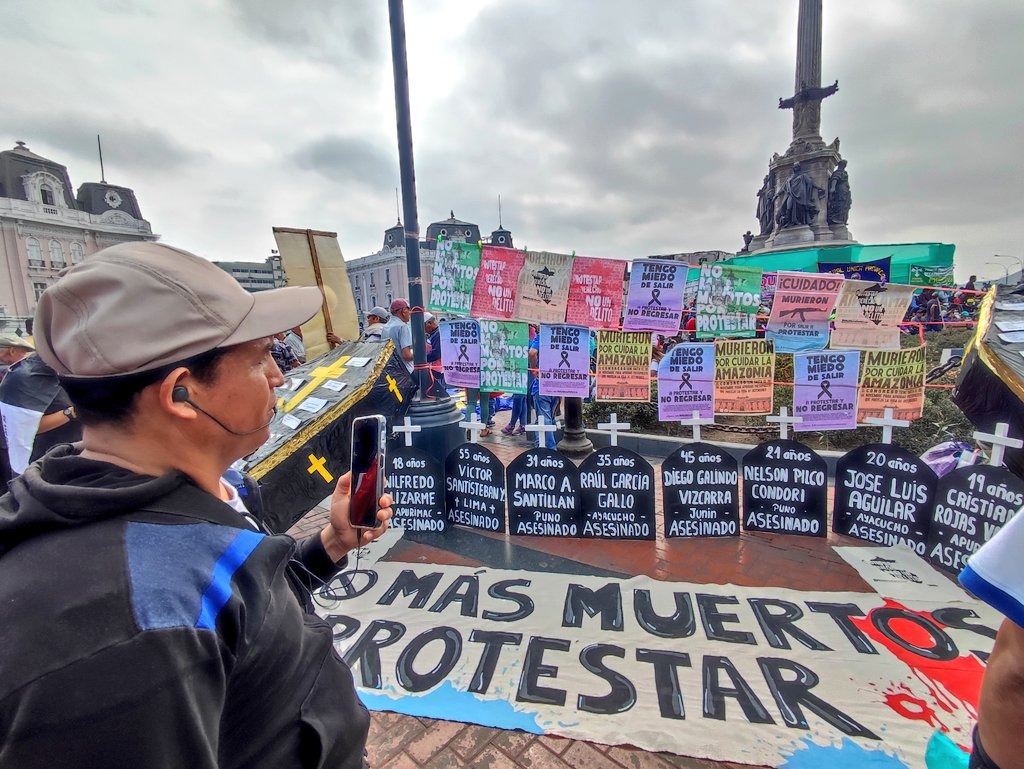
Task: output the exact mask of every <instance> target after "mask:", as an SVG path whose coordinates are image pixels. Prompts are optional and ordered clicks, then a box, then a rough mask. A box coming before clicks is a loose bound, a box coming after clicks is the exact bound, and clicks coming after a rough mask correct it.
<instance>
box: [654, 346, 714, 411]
mask: <svg viewBox="0 0 1024 769" xmlns="http://www.w3.org/2000/svg"><path fill="white" fill-rule="evenodd" d="M694 411H699V412H700V416H701V418H702V419H713V418H714V416H715V346H714V345H713V344H687V343H685V342H682V343H680V344H677V345H675V346H673V347H672V349H671V350H669V351H668V352H667V353H666V354H665V356H664V357H663V358H662V359H661V361H660V362H659V363H658V419H660V420H661V421H662V422H672V421H675V420H679V419H689V418H690V417H692V416H693V412H694Z"/></svg>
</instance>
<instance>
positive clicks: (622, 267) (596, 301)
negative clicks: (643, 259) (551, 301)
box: [565, 256, 626, 330]
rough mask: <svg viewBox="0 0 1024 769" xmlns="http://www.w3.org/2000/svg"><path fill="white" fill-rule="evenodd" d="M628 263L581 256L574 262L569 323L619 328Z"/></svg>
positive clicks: (569, 301) (566, 317)
mask: <svg viewBox="0 0 1024 769" xmlns="http://www.w3.org/2000/svg"><path fill="white" fill-rule="evenodd" d="M625 274H626V262H625V261H622V260H620V259H591V258H590V257H585V256H577V257H576V258H575V259H573V262H572V276H571V278H570V281H569V300H568V306H567V307H566V311H565V322H566V323H573V324H575V325H578V326H587V327H588V328H609V329H616V330H617V329H618V328H619V322H620V319H621V317H622V279H623V276H624V275H625Z"/></svg>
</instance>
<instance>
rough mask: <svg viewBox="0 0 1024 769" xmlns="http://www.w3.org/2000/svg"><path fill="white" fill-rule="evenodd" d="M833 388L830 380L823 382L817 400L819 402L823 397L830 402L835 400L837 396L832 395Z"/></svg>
mask: <svg viewBox="0 0 1024 769" xmlns="http://www.w3.org/2000/svg"><path fill="white" fill-rule="evenodd" d="M831 388H832V385H831V383H830V382H829V380H827V379H823V380H821V392H820V393H818V396H817V398H815V400H817V399H818V398H820V397H821V396H823V395H824V396H826V397H827V398H828V399H829V400H835V399H836V396H834V395H833V394H832V389H831Z"/></svg>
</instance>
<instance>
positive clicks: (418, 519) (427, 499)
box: [386, 446, 448, 531]
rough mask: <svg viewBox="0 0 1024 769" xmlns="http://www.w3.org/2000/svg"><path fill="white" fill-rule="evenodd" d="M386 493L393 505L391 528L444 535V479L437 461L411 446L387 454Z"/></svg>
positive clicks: (446, 526)
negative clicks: (389, 495)
mask: <svg viewBox="0 0 1024 769" xmlns="http://www.w3.org/2000/svg"><path fill="white" fill-rule="evenodd" d="M387 464H388V471H387V479H388V484H387V488H386V491H387V492H388V493H389V494H391V497H392V499H393V500H394V503H393V504H392V505H391V509H392V510H394V513H395V515H394V517H393V518H392V519H391V525H392V526H397V527H398V528H400V529H405V530H406V531H445V530H446V529H447V528H448V516H447V515H445V511H444V475H443V474H442V472H441V465H440V464H439V463H438V461H437V460H436V459H435V458H434V457H432V456H431V455H430V454H428V453H427V452H425V451H422V450H420V449H415V448H412V447H409V446H402V447H399V448H394V449H391V450H390V451H389V452H388V463H387Z"/></svg>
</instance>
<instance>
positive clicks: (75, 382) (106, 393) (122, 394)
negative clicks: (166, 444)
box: [60, 346, 234, 425]
mask: <svg viewBox="0 0 1024 769" xmlns="http://www.w3.org/2000/svg"><path fill="white" fill-rule="evenodd" d="M233 349H234V346H231V347H218V348H216V349H214V350H209V351H208V352H204V353H200V354H199V355H193V356H192V357H191V358H186V359H185V360H182V361H178V362H177V363H169V364H167V365H166V366H161V367H160V368H155V369H152V370H150V371H141V372H139V373H138V374H127V375H125V376H117V377H105V378H103V379H82V378H79V377H72V376H62V377H60V383H61V385H62V386H63V387H64V391H65V392H66V393H67V394H68V398H69V399H70V400H71V402H72V403H73V404H74V405H75V413H76V414H77V415H78V419H79V420H80V421H81V422H82V424H84V425H100V424H121V423H124V422H125V421H127V419H128V418H129V417H130V416H131V415H132V413H133V411H134V409H135V401H136V399H137V398H138V395H139V393H141V392H142V391H143V390H144V389H146V388H147V387H149V386H150V385H151V384H153V383H154V382H159V381H160V380H162V379H163V378H164V377H166V376H167V375H168V374H170V373H171V372H172V371H174V369H176V368H181V367H184V368H187V369H188V370H189V372H190V373H191V374H192V376H194V377H195V378H196V379H198V380H199V381H200V382H209V381H210V380H211V379H213V377H214V376H215V375H216V373H217V365H218V364H219V363H220V360H221V358H223V357H224V356H225V355H226V354H227V353H229V352H231V351H232V350H233Z"/></svg>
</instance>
